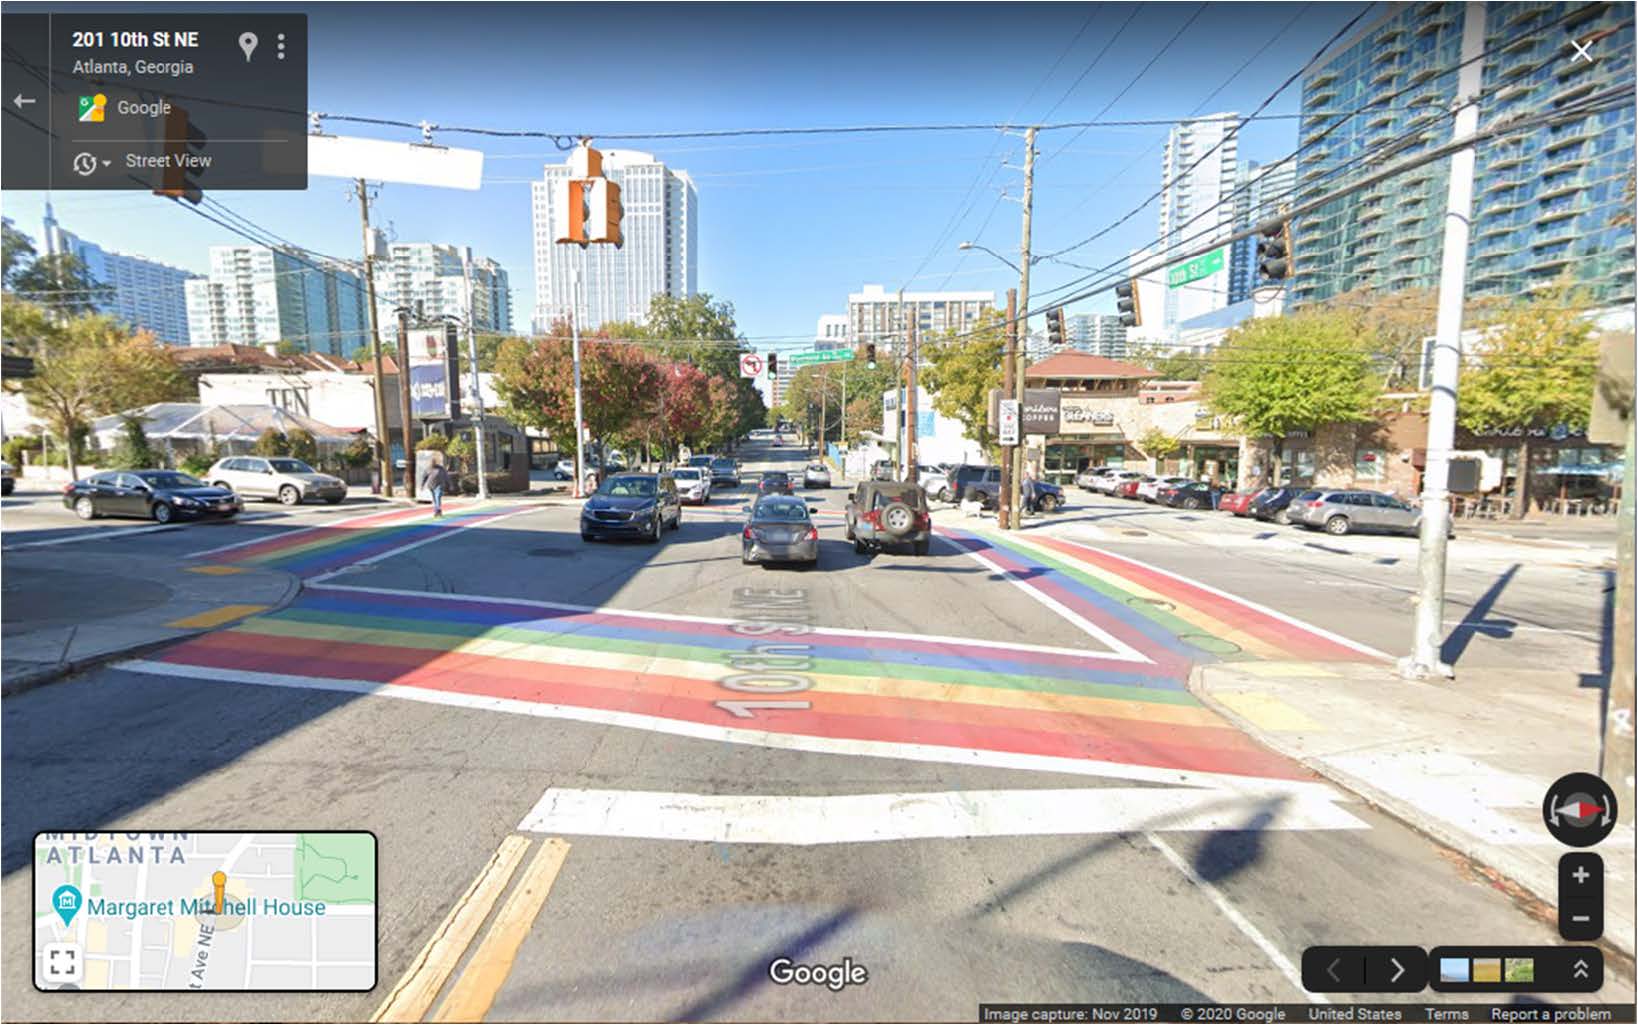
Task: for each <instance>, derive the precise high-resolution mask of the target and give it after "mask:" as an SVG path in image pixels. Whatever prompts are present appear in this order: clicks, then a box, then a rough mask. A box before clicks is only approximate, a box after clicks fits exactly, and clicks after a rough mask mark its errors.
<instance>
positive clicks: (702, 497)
mask: <svg viewBox="0 0 1638 1025" xmlns="http://www.w3.org/2000/svg"><path fill="white" fill-rule="evenodd" d="M671 479H672V480H673V481H674V482H675V483H676V485H677V500H678V501H680V502H682V503H683V504H684V505H704V504H705V503H706V502H709V501H710V500H711V475H710V472H709V471H708V470H702V469H700V468H699V467H697V466H679V467H677V468H676V469H675V470H672V471H671Z"/></svg>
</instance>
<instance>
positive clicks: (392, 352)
mask: <svg viewBox="0 0 1638 1025" xmlns="http://www.w3.org/2000/svg"><path fill="white" fill-rule="evenodd" d="M381 356H382V358H383V359H391V360H396V359H397V358H398V346H397V345H395V344H394V343H392V342H382V343H381ZM347 358H348V359H350V360H352V361H353V362H354V363H368V362H370V361H371V360H372V359H374V358H375V356H374V349H373V347H372V346H371V345H369V344H368V343H365V344H364V345H360V346H359V347H358V348H356V349H354V350H353V351H352V352H351V353H349V354H348V356H347Z"/></svg>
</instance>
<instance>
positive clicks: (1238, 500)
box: [1217, 488, 1268, 516]
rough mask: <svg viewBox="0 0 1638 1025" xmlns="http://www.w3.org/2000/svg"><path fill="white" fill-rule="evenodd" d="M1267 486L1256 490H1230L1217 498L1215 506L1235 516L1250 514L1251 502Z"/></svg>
mask: <svg viewBox="0 0 1638 1025" xmlns="http://www.w3.org/2000/svg"><path fill="white" fill-rule="evenodd" d="M1267 490H1268V489H1267V488H1261V489H1259V490H1257V491H1231V492H1227V493H1225V494H1224V495H1223V497H1221V498H1219V499H1218V500H1217V508H1218V510H1219V511H1221V512H1230V513H1233V514H1234V515H1236V516H1250V515H1251V503H1252V502H1253V501H1255V500H1256V498H1257V496H1258V495H1261V494H1262V493H1263V492H1264V491H1267Z"/></svg>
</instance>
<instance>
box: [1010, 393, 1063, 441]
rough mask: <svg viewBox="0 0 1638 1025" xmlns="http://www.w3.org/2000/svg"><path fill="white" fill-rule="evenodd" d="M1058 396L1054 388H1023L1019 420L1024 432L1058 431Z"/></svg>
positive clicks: (1052, 432)
mask: <svg viewBox="0 0 1638 1025" xmlns="http://www.w3.org/2000/svg"><path fill="white" fill-rule="evenodd" d="M1058 398H1059V392H1058V389H1056V388H1026V389H1024V405H1023V408H1022V409H1021V410H1020V411H1019V412H1020V414H1021V415H1020V417H1019V420H1020V422H1021V426H1022V428H1023V431H1024V433H1025V434H1057V433H1058Z"/></svg>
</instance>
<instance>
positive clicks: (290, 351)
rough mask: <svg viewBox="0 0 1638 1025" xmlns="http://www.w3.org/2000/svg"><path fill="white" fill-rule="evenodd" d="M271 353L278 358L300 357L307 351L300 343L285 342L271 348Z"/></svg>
mask: <svg viewBox="0 0 1638 1025" xmlns="http://www.w3.org/2000/svg"><path fill="white" fill-rule="evenodd" d="M273 351H274V352H275V353H277V354H278V355H280V356H300V355H301V354H302V353H304V352H306V351H307V349H306V348H305V347H304V346H303V345H302V344H301V343H300V342H292V341H288V340H286V341H281V342H279V343H278V344H277V345H275V346H273Z"/></svg>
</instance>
